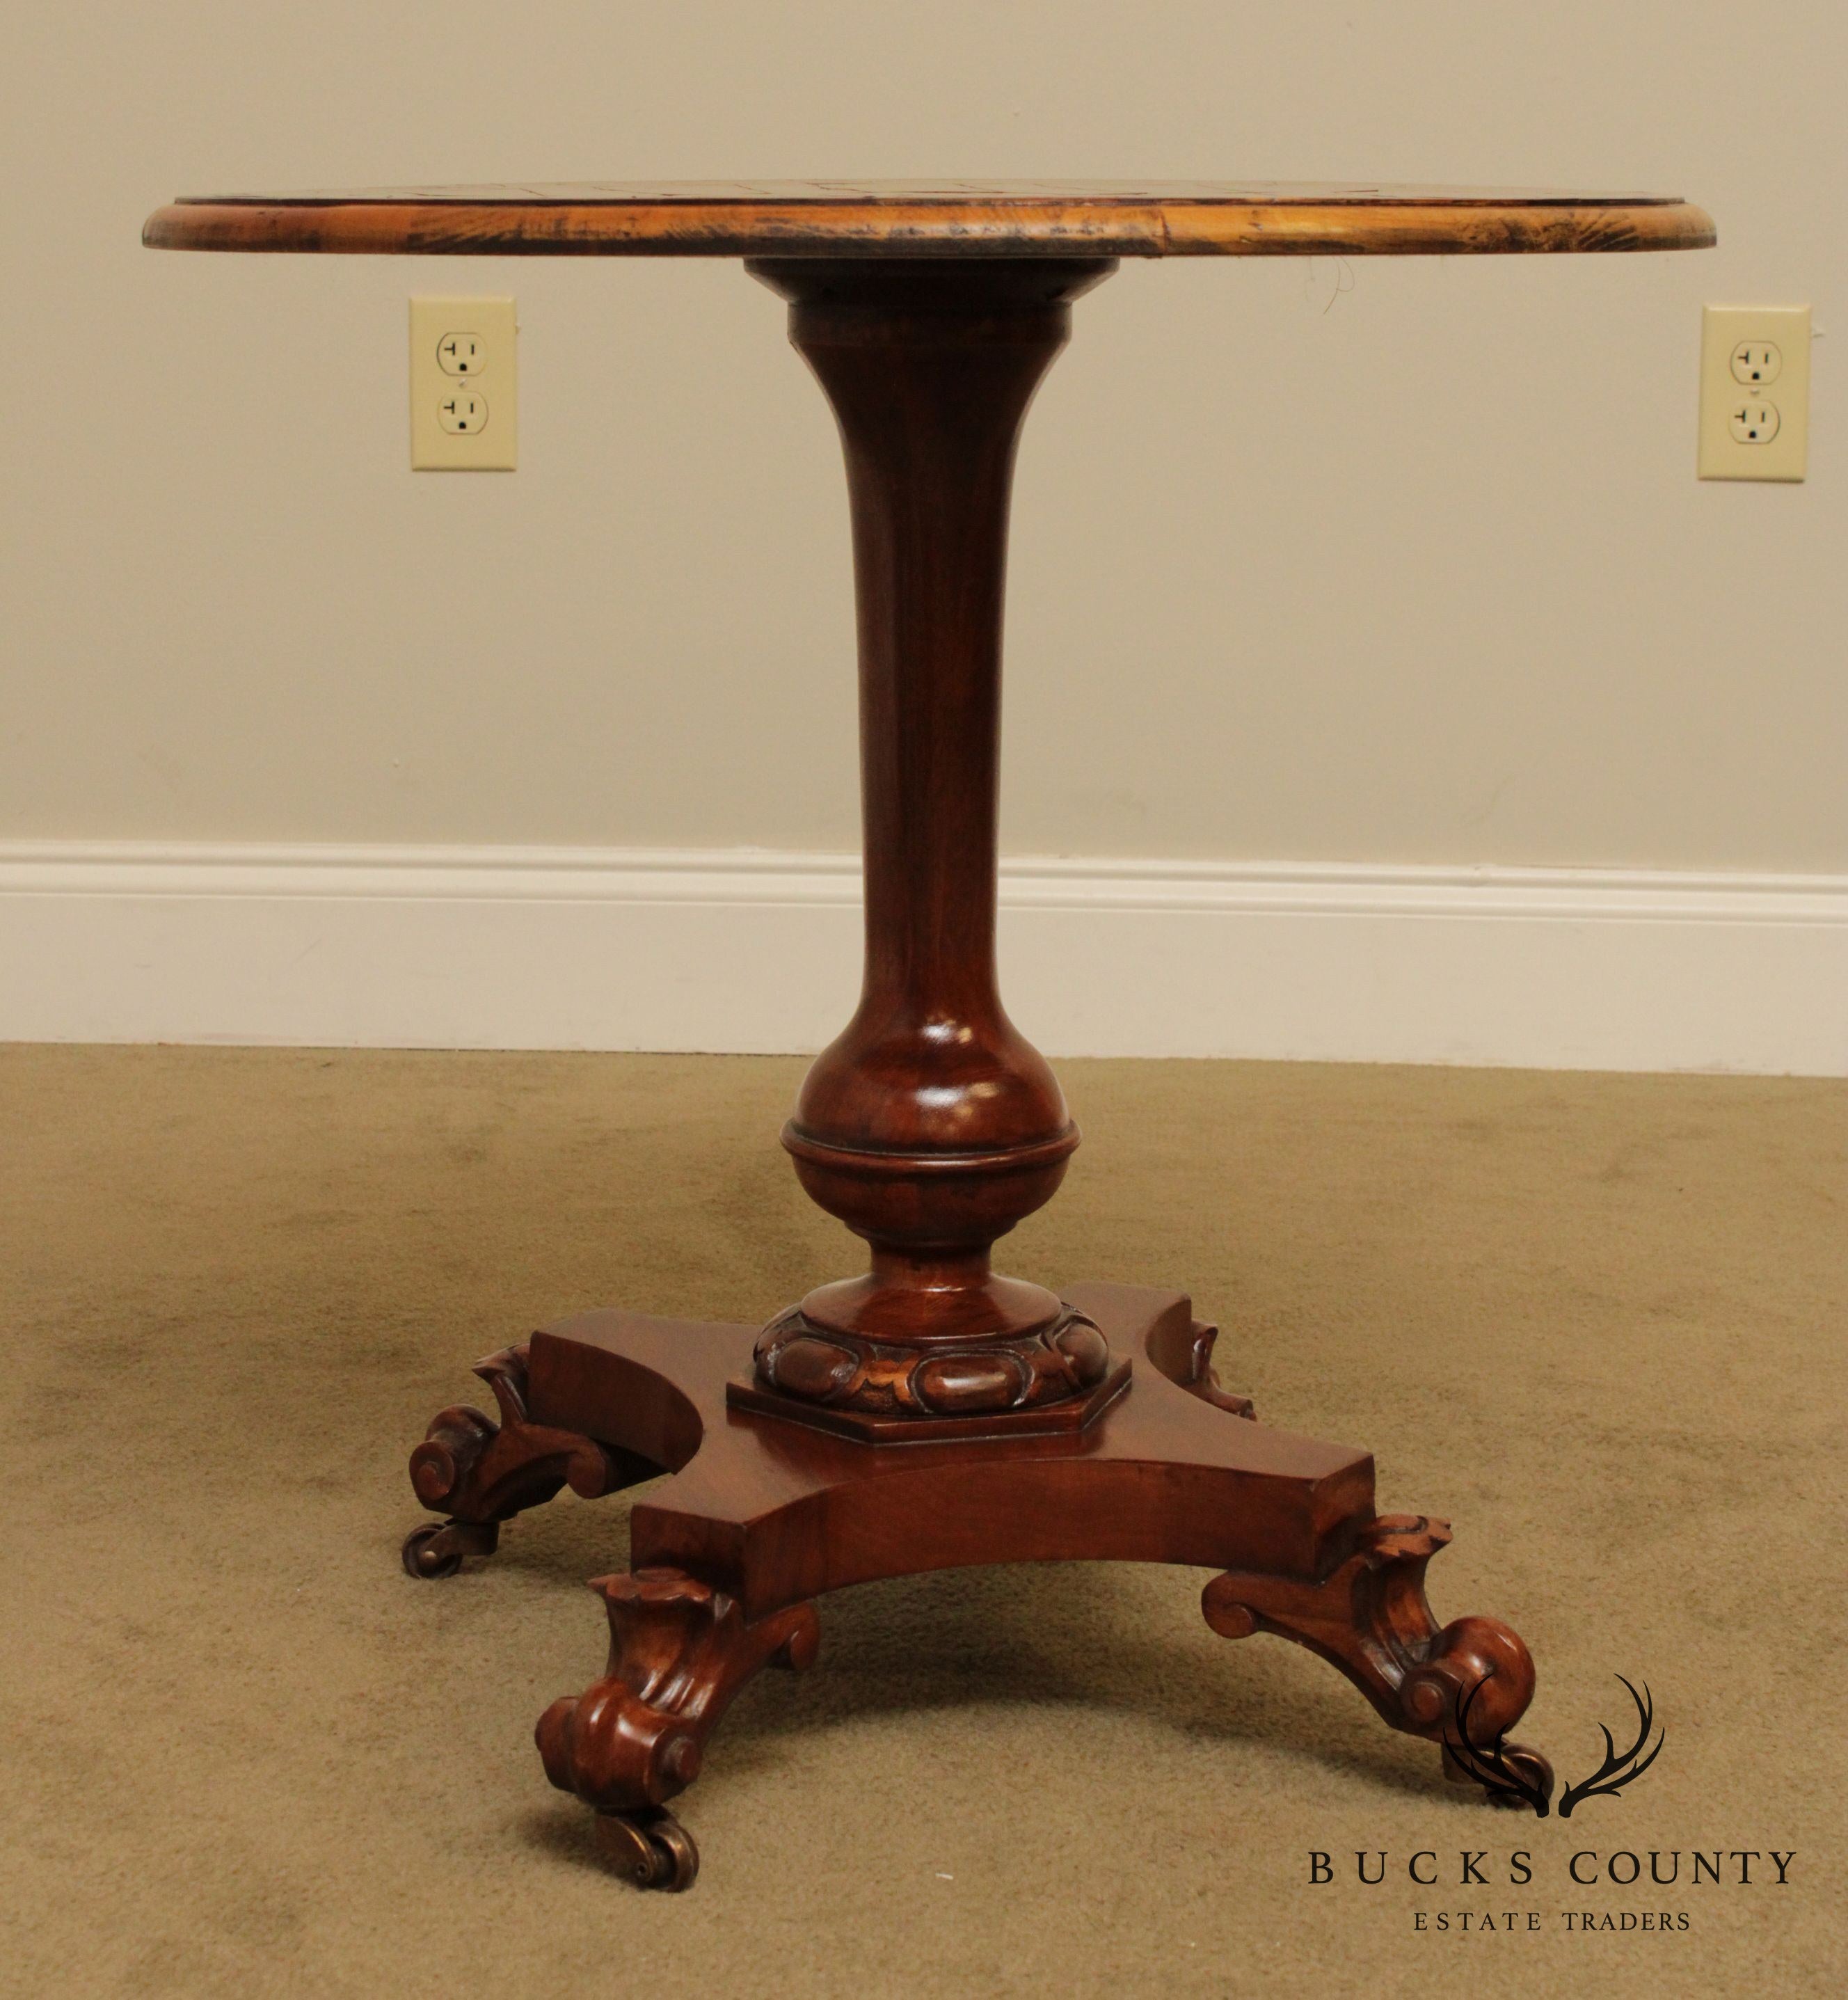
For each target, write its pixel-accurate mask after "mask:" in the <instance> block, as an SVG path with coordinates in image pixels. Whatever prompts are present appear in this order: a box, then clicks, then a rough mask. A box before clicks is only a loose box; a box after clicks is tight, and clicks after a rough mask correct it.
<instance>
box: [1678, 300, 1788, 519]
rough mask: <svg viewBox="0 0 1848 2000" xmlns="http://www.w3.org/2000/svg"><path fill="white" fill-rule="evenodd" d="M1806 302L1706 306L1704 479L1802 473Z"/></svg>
mask: <svg viewBox="0 0 1848 2000" xmlns="http://www.w3.org/2000/svg"><path fill="white" fill-rule="evenodd" d="M1808 459H1809V307H1808V306H1709V307H1708V308H1707V311H1706V312H1705V314H1704V315H1703V318H1702V324H1701V452H1700V466H1699V470H1700V476H1701V477H1702V478H1703V479H1781V480H1796V479H1801V478H1802V477H1804V476H1805V473H1806V472H1807V471H1808Z"/></svg>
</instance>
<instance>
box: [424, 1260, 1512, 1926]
mask: <svg viewBox="0 0 1848 2000" xmlns="http://www.w3.org/2000/svg"><path fill="white" fill-rule="evenodd" d="M1063 1297H1065V1298H1066V1300H1068V1301H1069V1302H1070V1304H1071V1305H1072V1306H1073V1307H1075V1308H1076V1309H1077V1311H1080V1312H1081V1313H1083V1314H1086V1315H1087V1316H1088V1317H1089V1318H1091V1319H1093V1320H1094V1321H1096V1323H1097V1325H1098V1327H1099V1328H1101V1329H1102V1331H1103V1332H1104V1335H1106V1336H1107V1338H1108V1341H1109V1343H1110V1346H1111V1351H1112V1353H1113V1354H1114V1355H1115V1356H1116V1357H1118V1363H1119V1366H1120V1364H1121V1363H1122V1361H1123V1360H1125V1359H1127V1360H1129V1362H1130V1363H1132V1367H1133V1374H1132V1377H1131V1378H1130V1380H1129V1381H1128V1383H1127V1384H1126V1385H1125V1386H1124V1387H1122V1390H1121V1392H1120V1393H1118V1394H1116V1395H1115V1398H1114V1400H1112V1401H1110V1402H1109V1403H1108V1407H1105V1408H1101V1409H1100V1410H1098V1411H1095V1412H1094V1415H1093V1420H1092V1421H1091V1422H1089V1423H1088V1424H1087V1425H1083V1427H1082V1428H1077V1429H1066V1430H1064V1431H1063V1432H1056V1433H1053V1434H1049V1435H1039V1436H996V1435H994V1434H993V1433H992V1432H989V1433H986V1434H985V1435H983V1436H971V1435H968V1434H967V1433H966V1429H965V1431H963V1432H959V1433H958V1434H957V1435H955V1436H951V1437H948V1438H942V1439H938V1438H927V1437H924V1436H921V1435H920V1426H919V1425H917V1422H915V1421H912V1422H909V1423H908V1424H907V1427H906V1430H905V1432H904V1435H905V1436H906V1437H907V1439H910V1440H912V1441H910V1442H907V1443H902V1444H884V1443H876V1444H869V1443H866V1442H864V1441H862V1440H860V1439H857V1438H851V1437H844V1436H834V1435H831V1434H830V1433H829V1432H827V1431H825V1430H823V1429H818V1428H817V1427H816V1426H815V1425H813V1422H805V1423H792V1422H787V1421H785V1420H784V1419H783V1418H781V1417H779V1416H775V1415H764V1414H761V1413H760V1412H759V1411H757V1410H755V1409H754V1408H751V1407H749V1406H748V1404H747V1405H746V1406H744V1407H740V1401H739V1399H738V1398H737V1392H736V1391H735V1389H732V1388H731V1385H733V1384H748V1383H749V1381H750V1380H751V1353H752V1347H753V1343H754V1341H755V1340H756V1339H757V1337H758V1335H757V1329H756V1328H751V1327H743V1326H726V1325H704V1324H700V1323H697V1322H690V1321H674V1320H663V1319H652V1318H645V1317H643V1315H641V1314H633V1313H623V1312H613V1311H604V1312H591V1313H584V1314H579V1315H577V1317H575V1318H570V1319H567V1320H562V1321H559V1322H558V1323H557V1324H556V1325H553V1326H550V1327H547V1328H544V1329H543V1330H542V1331H541V1332H538V1333H536V1334H535V1335H533V1336H532V1341H531V1342H530V1344H529V1345H528V1346H527V1347H526V1348H525V1349H509V1350H508V1351H507V1352H504V1353H503V1354H501V1355H497V1356H493V1357H491V1359H489V1360H488V1361H486V1362H484V1363H482V1364H481V1365H480V1367H479V1368H478V1370H477V1373H480V1375H482V1376H483V1377H484V1379H486V1380H488V1381H489V1382H490V1383H491V1384H492V1386H493V1387H494V1391H495V1394H496V1396H497V1398H498V1401H499V1402H500V1405H501V1419H502V1421H501V1424H500V1425H498V1426H497V1425H494V1423H493V1422H491V1421H490V1420H489V1419H488V1418H487V1417H486V1416H484V1415H482V1414H481V1413H480V1411H473V1410H466V1409H456V1410H447V1411H443V1412H442V1415H440V1416H439V1417H438V1418H436V1420H435V1422H434V1423H432V1425H431V1431H430V1436H429V1437H428V1439H426V1440H425V1443H424V1444H422V1445H421V1446H419V1447H418V1452H417V1453H416V1454H415V1455H414V1457H413V1460H412V1473H413V1478H414V1482H415V1483H416V1486H417V1491H418V1497H419V1498H421V1499H422V1500H424V1502H425V1504H426V1505H431V1506H433V1507H439V1508H442V1509H446V1510H447V1512H449V1516H450V1518H449V1521H448V1523H446V1524H445V1525H444V1526H440V1527H436V1528H429V1527H426V1528H423V1529H420V1530H418V1531H417V1532H416V1533H414V1535H413V1536H411V1541H410V1542H409V1543H407V1547H406V1562H407V1568H411V1570H412V1571H413V1573H414V1574H416V1575H447V1574H449V1573H450V1572H451V1571H453V1570H454V1569H455V1568H457V1567H459V1564H460V1562H461V1561H462V1559H463V1557H464V1556H465V1555H467V1554H473V1553H484V1552H486V1551H487V1550H491V1548H492V1547H493V1546H494V1539H495V1536H496V1533H497V1532H498V1524H499V1523H500V1522H501V1521H502V1520H504V1519H507V1518H508V1517H509V1516H511V1515H513V1514H515V1513H517V1512H520V1511H522V1509H524V1508H526V1507H528V1506H531V1505H535V1504H536V1502H539V1501H542V1500H544V1499H548V1498H550V1497H551V1496H552V1495H553V1494H554V1493H556V1491H558V1490H559V1489H560V1487H562V1486H563V1484H566V1483H567V1481H569V1483H570V1484H571V1485H572V1486H573V1488H574V1490H575V1491H578V1492H580V1493H581V1494H585V1495H595V1494H597V1493H600V1492H605V1491H611V1490H612V1489H613V1488H616V1487H619V1486H622V1485H626V1484H633V1483H634V1482H635V1481H637V1480H640V1479H643V1478H647V1477H652V1476H654V1475H655V1474H658V1473H661V1472H669V1473H673V1474H676V1475H678V1476H677V1477H674V1478H673V1479H672V1480H671V1481H669V1483H668V1484H666V1485H664V1486H662V1487H660V1488H657V1490H656V1491H654V1493H653V1494H652V1495H650V1497H649V1498H647V1500H645V1501H642V1502H639V1503H638V1504H637V1505H636V1507H635V1509H634V1511H633V1514H632V1516H631V1517H630V1526H629V1535H630V1547H631V1559H632V1562H633V1569H632V1571H630V1572H629V1574H627V1575H618V1576H609V1577H604V1578H599V1579H598V1580H597V1581H596V1582H594V1583H593V1584H592V1585H591V1588H592V1589H595V1590H596V1591H597V1592H598V1593H599V1594H600V1595H602V1598H603V1599H604V1602H605V1608H606V1610H607V1612H608V1620H609V1627H610V1653H609V1661H608V1666H607V1667H606V1668H605V1672H604V1675H603V1677H602V1679H599V1680H598V1681H597V1682H595V1683H594V1684H593V1685H592V1686H591V1687H590V1689H588V1691H587V1692H586V1693H584V1694H583V1695H581V1696H575V1697H567V1698H566V1699H564V1700H560V1701H557V1702H555V1703H553V1705H552V1707H550V1708H549V1709H548V1710H546V1713H545V1714H544V1715H543V1717H541V1718H540V1720H539V1729H538V1739H539V1749H540V1753H541V1755H542V1756H543V1759H544V1762H545V1766H546V1774H547V1776H549V1777H550V1779H551V1780H552V1782H553V1783H554V1784H555V1785H557V1786H560V1787H561V1788H562V1789H563V1790H567V1791H570V1792H573V1793H576V1794H577V1797H580V1798H582V1799H583V1800H585V1801H586V1803H587V1804H589V1805H591V1806H592V1807H595V1808H596V1810H597V1811H598V1813H599V1814H603V1815H605V1816H606V1823H605V1825H604V1826H603V1828H602V1832H603V1833H604V1835H605V1842H604V1845H605V1850H606V1852H609V1853H611V1854H612V1855H614V1856H616V1857H617V1859H618V1860H619V1863H620V1865H621V1866H622V1871H623V1872H624V1873H627V1874H629V1875H630V1876H631V1877H632V1878H633V1879H634V1880H637V1881H639V1882H641V1883H642V1884H644V1885H645V1886H650V1887H664V1888H685V1887H687V1886H688V1884H690V1883H691V1881H692V1877H693V1873H694V1871H695V1870H696V1868H697V1866H698V1856H697V1853H696V1852H695V1849H694V1848H693V1846H692V1841H691V1839H690V1838H689V1837H688V1835H687V1833H686V1832H685V1828H682V1827H681V1826H680V1825H678V1822H677V1821H674V1819H673V1818H672V1816H671V1814H668V1813H667V1812H666V1811H665V1810H664V1808H665V1807H666V1805H667V1801H668V1800H671V1799H672V1798H674V1797H676V1796H677V1795H678V1793H680V1792H681V1791H683V1790H685V1788H686V1786H688V1785H689V1784H690V1783H692V1780H693V1779H694V1777H695V1776H696V1775H697V1774H698V1772H699V1766H700V1761H701V1757H702V1751H703V1746H704V1745H705V1742H706V1738H708V1736H709V1734H711V1732H712V1731H713V1727H715V1726H716V1724H717V1722H718V1720H719V1716H720V1714H722V1713H723V1710H724V1708H725V1707H726V1704H727V1703H729V1701H730V1699H731V1697H732V1696H733V1694H734V1693H736V1692H737V1689H739V1688H740V1686H742V1685H743V1683H744V1682H745V1681H746V1680H747V1679H750V1677H751V1675H753V1674H754V1673H755V1672H757V1671H758V1668H760V1667H762V1666H765V1665H771V1664H775V1665H784V1666H789V1667H803V1666H806V1665H808V1664H809V1662H810V1661H811V1660H812V1659H813V1657H814V1653H815V1649H816V1645H817V1624H816V1619H815V1613H814V1611H813V1608H812V1603H811V1600H812V1599H815V1598H817V1597H819V1596H820V1595H823V1593H824V1592H827V1591H830V1590H837V1589H842V1588H844V1586H845V1585H849V1584H855V1583H865V1582H872V1581H873V1580H874V1579H875V1578H882V1577H890V1576H903V1575H910V1574H913V1573H914V1572H917V1571H924V1570H931V1569H948V1568H958V1567H962V1566H967V1565H972V1564H986V1563H1011V1562H1046V1561H1097V1560H1106V1561H1138V1562H1167V1563H1181V1564H1190V1565H1195V1566H1199V1567H1203V1568H1205V1567H1210V1568H1215V1569H1217V1570H1219V1571H1222V1572H1223V1573H1222V1575H1219V1576H1218V1577H1217V1578H1215V1579H1214V1581H1213V1582H1211V1583H1209V1584H1208V1586H1207V1589H1206V1592H1205V1599H1204V1608H1205V1614H1206V1616H1207V1620H1208V1623H1210V1624H1212V1627H1213V1628H1214V1630H1216V1631H1219V1632H1222V1633H1223V1634H1226V1636H1227V1637H1244V1636H1246V1635H1247V1634H1251V1633H1253V1632H1258V1631H1267V1632H1273V1633H1276V1634H1281V1636H1282V1637H1286V1638H1291V1639H1295V1640H1296V1641H1298V1642H1299V1643H1301V1644H1304V1645H1306V1646H1308V1647H1309V1648H1311V1649H1312V1650H1313V1651H1316V1652H1317V1653H1319V1654H1320V1655H1322V1656H1323V1658H1325V1659H1326V1660H1328V1661H1330V1663H1331V1664H1333V1665H1335V1666H1336V1667H1337V1668H1340V1671H1341V1672H1343V1673H1344V1674H1345V1675H1347V1677H1348V1679H1350V1680H1351V1681H1353V1682H1354V1684H1355V1685H1356V1686H1357V1687H1359V1688H1360V1689H1361V1692H1362V1693H1364V1694H1365V1695H1366V1696H1367V1698H1368V1700H1370V1701H1371V1703H1373V1705H1374V1707H1375V1709H1377V1710H1378V1712H1379V1714H1381V1716H1382V1717H1383V1718H1384V1719H1385V1721H1386V1722H1388V1723H1389V1724H1391V1726H1392V1727H1394V1728H1396V1729H1402V1730H1406V1731H1409V1732H1410V1733H1411V1734H1414V1735H1417V1736H1423V1737H1427V1738H1430V1740H1432V1741H1434V1742H1436V1743H1438V1744H1441V1745H1443V1746H1444V1769H1445V1770H1446V1773H1448V1775H1449V1776H1452V1777H1456V1778H1461V1779H1465V1780H1470V1779H1473V1780H1475V1781H1477V1782H1479V1783H1482V1784H1484V1785H1485V1786H1487V1787H1488V1789H1489V1791H1490V1794H1491V1796H1492V1797H1513V1798H1517V1799H1519V1798H1523V1797H1524V1798H1527V1799H1530V1800H1534V1799H1541V1800H1543V1799H1544V1797H1545V1795H1546V1793H1548V1792H1549V1791H1550V1790H1551V1785H1552V1774H1551V1772H1550V1771H1549V1770H1548V1768H1547V1766H1546V1763H1545V1759H1543V1758H1541V1757H1539V1756H1538V1755H1535V1754H1534V1752H1531V1751H1526V1750H1523V1749H1521V1748H1519V1747H1518V1746H1517V1745H1510V1744H1507V1743H1506V1742H1505V1741H1504V1740H1503V1738H1504V1734H1505V1732H1506V1730H1507V1729H1508V1728H1509V1727H1511V1726H1512V1725H1513V1723H1514V1722H1515V1721H1516V1720H1518V1718H1519V1717H1520V1715H1521V1714H1522V1713H1523V1712H1524V1710H1525V1709H1526V1707H1527V1703H1528V1702H1529V1701H1530V1700H1531V1699H1532V1696H1533V1691H1534V1668H1533V1663H1532V1661H1531V1659H1530V1658H1529V1657H1528V1655H1527V1648H1525V1647H1524V1645H1523V1644H1521V1642H1520V1640H1519V1639H1518V1638H1517V1637H1516V1636H1515V1634H1513V1632H1511V1631H1510V1630H1509V1629H1508V1628H1507V1627H1506V1626H1505V1625H1502V1624H1500V1623H1496V1621H1495V1620H1490V1619H1482V1618H1465V1619H1460V1620H1457V1621H1455V1622H1454V1623H1451V1624H1450V1625H1447V1626H1445V1627H1443V1628H1442V1629H1441V1630H1440V1629H1439V1628H1438V1627H1437V1624H1436V1623H1435V1621H1434V1619H1433V1618H1432V1616H1431V1613H1430V1607H1429V1606H1428V1604H1427V1602H1426V1599H1425V1595H1424V1582H1423V1578H1424V1568H1425V1564H1427V1561H1429V1560H1430V1557H1431V1556H1432V1555H1433V1554H1435V1553H1436V1552H1437V1550H1439V1549H1441V1547H1443V1546H1444V1543H1446V1542H1447V1541H1448V1540H1449V1530H1448V1527H1447V1526H1446V1525H1445V1524H1444V1523H1442V1522H1440V1521H1435V1520H1430V1519H1425V1518H1423V1517H1420V1516H1378V1515H1376V1514H1375V1512H1374V1505H1373V1461H1372V1460H1371V1457H1369V1456H1368V1454H1366V1453H1364V1452H1357V1451H1351V1450H1347V1449H1345V1448H1344V1447H1343V1446H1338V1445H1327V1444H1319V1443H1315V1442H1313V1441H1312V1440H1311V1439H1307V1438H1299V1437H1294V1436H1290V1435H1289V1434H1288V1433H1287V1432H1282V1431H1277V1430H1273V1429H1270V1428H1269V1427H1268V1426H1267V1425H1262V1424H1260V1423H1258V1422H1256V1421H1255V1420H1254V1419H1253V1417H1252V1415H1251V1406H1250V1404H1249V1403H1248V1402H1246V1401H1245V1400H1244V1399H1243V1398H1239V1397H1233V1396H1230V1395H1228V1394H1226V1392H1225V1391H1223V1390H1222V1389H1221V1388H1220V1387H1219V1384H1218V1383H1217V1381H1216V1380H1215V1377H1214V1375H1213V1373H1212V1366H1211V1356H1212V1343H1213V1339H1214V1335H1215V1329H1214V1328H1212V1327H1210V1326H1205V1325H1201V1324H1200V1322H1198V1321H1196V1320H1195V1319H1194V1317H1193V1313H1192V1310H1191V1305H1190V1304H1189V1301H1188V1300H1187V1299H1186V1298H1185V1297H1183V1296H1182V1295H1181V1294H1180V1293H1171V1292H1158V1291H1149V1290H1142V1289H1139V1288H1132V1287H1130V1286H1118V1285H1081V1286H1073V1287H1071V1288H1070V1290H1067V1291H1066V1292H1065V1293H1063ZM728 1390H730V1400H729V1401H728ZM610 1821H613V1822H615V1823H609V1822H610Z"/></svg>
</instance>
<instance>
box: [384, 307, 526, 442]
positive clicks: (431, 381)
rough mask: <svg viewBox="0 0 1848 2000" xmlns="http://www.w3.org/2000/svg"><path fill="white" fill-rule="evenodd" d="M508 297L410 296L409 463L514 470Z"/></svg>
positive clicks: (514, 387) (514, 355)
mask: <svg viewBox="0 0 1848 2000" xmlns="http://www.w3.org/2000/svg"><path fill="white" fill-rule="evenodd" d="M517 339H518V327H517V326H516V325H515V319H514V305H513V300H511V299H504V298H484V299H413V300H411V469H412V470H414V471H418V472H511V471H512V470H513V469H514V467H515V465H516V464H518V443H519V422H518V418H519V368H518V359H519V357H518V348H517V345H516V342H517Z"/></svg>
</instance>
